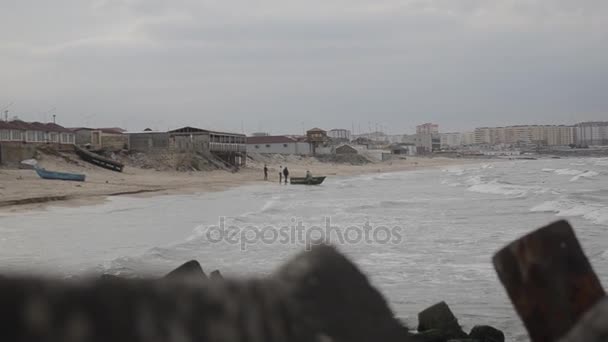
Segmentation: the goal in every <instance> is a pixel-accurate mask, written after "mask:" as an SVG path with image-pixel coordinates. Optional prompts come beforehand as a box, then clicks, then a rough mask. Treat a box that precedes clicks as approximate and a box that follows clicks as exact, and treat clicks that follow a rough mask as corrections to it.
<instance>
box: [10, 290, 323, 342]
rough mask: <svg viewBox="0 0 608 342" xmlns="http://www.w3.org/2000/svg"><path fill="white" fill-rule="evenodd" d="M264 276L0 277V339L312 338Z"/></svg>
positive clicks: (302, 341)
mask: <svg viewBox="0 0 608 342" xmlns="http://www.w3.org/2000/svg"><path fill="white" fill-rule="evenodd" d="M283 294H284V293H283V291H282V289H281V288H280V287H279V288H278V287H276V284H273V283H272V282H269V281H260V280H251V281H239V282H235V281H233V282H230V281H228V280H226V281H222V282H201V284H200V285H193V284H192V283H189V282H180V281H158V280H133V279H123V280H120V281H96V282H69V281H54V280H48V279H33V278H12V279H0V303H1V304H2V305H1V306H0V317H1V318H2V322H3V324H2V328H0V341H38V342H57V341H70V342H106V341H112V342H150V341H159V342H160V341H162V342H181V341H209V342H214V341H224V342H241V341H264V342H284V341H296V342H309V341H315V336H316V334H315V331H312V330H308V329H302V328H300V327H301V324H300V322H301V320H300V319H299V318H298V317H296V316H295V315H294V313H293V311H292V310H291V307H290V306H289V304H288V302H287V300H286V297H285V296H284V295H283Z"/></svg>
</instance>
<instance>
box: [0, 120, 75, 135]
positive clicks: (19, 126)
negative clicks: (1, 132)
mask: <svg viewBox="0 0 608 342" xmlns="http://www.w3.org/2000/svg"><path fill="white" fill-rule="evenodd" d="M0 129H14V130H20V131H44V132H62V133H72V131H70V130H69V129H67V128H65V127H63V126H60V125H58V124H55V123H52V122H49V123H42V122H25V121H21V120H13V121H8V122H7V121H0Z"/></svg>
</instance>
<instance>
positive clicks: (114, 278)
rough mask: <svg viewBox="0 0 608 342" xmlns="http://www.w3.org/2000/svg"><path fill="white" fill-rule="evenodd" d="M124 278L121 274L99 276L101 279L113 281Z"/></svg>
mask: <svg viewBox="0 0 608 342" xmlns="http://www.w3.org/2000/svg"><path fill="white" fill-rule="evenodd" d="M119 279H122V278H121V277H119V276H115V275H113V274H102V275H101V276H99V280H104V281H112V280H119Z"/></svg>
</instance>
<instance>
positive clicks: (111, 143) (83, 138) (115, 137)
mask: <svg viewBox="0 0 608 342" xmlns="http://www.w3.org/2000/svg"><path fill="white" fill-rule="evenodd" d="M70 130H71V131H72V132H74V134H75V136H76V145H79V146H85V145H89V146H90V147H91V149H93V150H101V149H107V150H113V151H117V150H122V149H126V148H127V147H128V143H129V139H128V137H127V135H125V134H124V132H125V131H124V130H122V129H120V128H87V127H77V128H70Z"/></svg>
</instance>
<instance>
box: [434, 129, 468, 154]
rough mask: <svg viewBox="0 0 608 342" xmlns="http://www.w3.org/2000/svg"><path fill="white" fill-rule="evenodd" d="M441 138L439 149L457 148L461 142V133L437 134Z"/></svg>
mask: <svg viewBox="0 0 608 342" xmlns="http://www.w3.org/2000/svg"><path fill="white" fill-rule="evenodd" d="M439 137H440V139H441V149H442V150H443V149H450V148H458V147H460V146H462V145H464V144H463V140H464V139H463V134H462V133H441V134H439Z"/></svg>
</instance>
